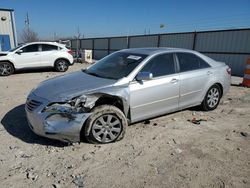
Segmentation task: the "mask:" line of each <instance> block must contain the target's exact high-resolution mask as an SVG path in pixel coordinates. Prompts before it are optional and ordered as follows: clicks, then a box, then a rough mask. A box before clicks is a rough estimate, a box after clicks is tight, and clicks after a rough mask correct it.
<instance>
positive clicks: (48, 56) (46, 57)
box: [41, 44, 59, 67]
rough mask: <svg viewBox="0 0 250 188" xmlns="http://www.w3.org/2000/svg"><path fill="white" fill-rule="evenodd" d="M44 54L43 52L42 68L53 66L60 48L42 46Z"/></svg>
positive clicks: (48, 45) (47, 45)
mask: <svg viewBox="0 0 250 188" xmlns="http://www.w3.org/2000/svg"><path fill="white" fill-rule="evenodd" d="M41 46H42V52H41V66H44V67H47V66H53V65H54V61H55V57H56V53H57V52H58V50H59V47H58V46H55V45H50V44H42V45H41Z"/></svg>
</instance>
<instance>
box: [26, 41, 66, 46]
mask: <svg viewBox="0 0 250 188" xmlns="http://www.w3.org/2000/svg"><path fill="white" fill-rule="evenodd" d="M30 44H51V45H56V46H60V47H64V46H65V45H64V44H60V43H58V42H43V41H39V42H29V43H25V45H30Z"/></svg>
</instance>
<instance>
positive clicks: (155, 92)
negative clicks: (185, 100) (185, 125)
mask: <svg viewBox="0 0 250 188" xmlns="http://www.w3.org/2000/svg"><path fill="white" fill-rule="evenodd" d="M140 72H150V73H152V74H153V78H152V79H150V80H141V81H137V80H136V79H135V80H134V81H132V82H131V83H130V85H129V89H130V112H131V121H132V122H137V121H140V120H144V119H147V118H152V117H156V116H159V115H163V114H166V113H168V112H172V111H175V110H177V109H178V101H179V74H178V73H177V71H176V63H175V60H174V55H173V54H172V53H166V54H161V55H158V56H156V57H154V58H153V59H151V60H150V61H149V62H148V63H147V64H146V65H145V66H144V67H143V68H142V70H141V71H140Z"/></svg>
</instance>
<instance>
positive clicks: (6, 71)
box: [0, 62, 15, 76]
mask: <svg viewBox="0 0 250 188" xmlns="http://www.w3.org/2000/svg"><path fill="white" fill-rule="evenodd" d="M14 70H15V69H14V67H13V65H12V64H11V63H9V62H0V76H9V75H11V74H13V73H14Z"/></svg>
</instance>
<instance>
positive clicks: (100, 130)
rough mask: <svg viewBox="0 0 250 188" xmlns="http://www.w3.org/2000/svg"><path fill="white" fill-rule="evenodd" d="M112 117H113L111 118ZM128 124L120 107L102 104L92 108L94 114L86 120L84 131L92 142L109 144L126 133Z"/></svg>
mask: <svg viewBox="0 0 250 188" xmlns="http://www.w3.org/2000/svg"><path fill="white" fill-rule="evenodd" d="M110 117H112V118H111V119H109V118H110ZM101 120H103V121H101ZM101 122H104V124H103V123H101ZM127 125H128V122H127V119H126V117H125V115H124V114H123V112H122V111H121V110H120V109H119V108H117V107H115V106H112V105H101V106H97V107H95V108H94V109H93V110H92V115H91V116H90V117H89V118H88V120H87V121H86V124H85V126H84V127H83V131H84V136H85V138H86V139H87V140H88V141H89V142H90V143H93V144H107V143H111V142H115V141H119V140H121V139H122V138H123V137H124V135H125V131H126V127H127ZM98 134H99V136H98ZM104 137H105V139H104ZM111 137H112V138H111Z"/></svg>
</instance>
